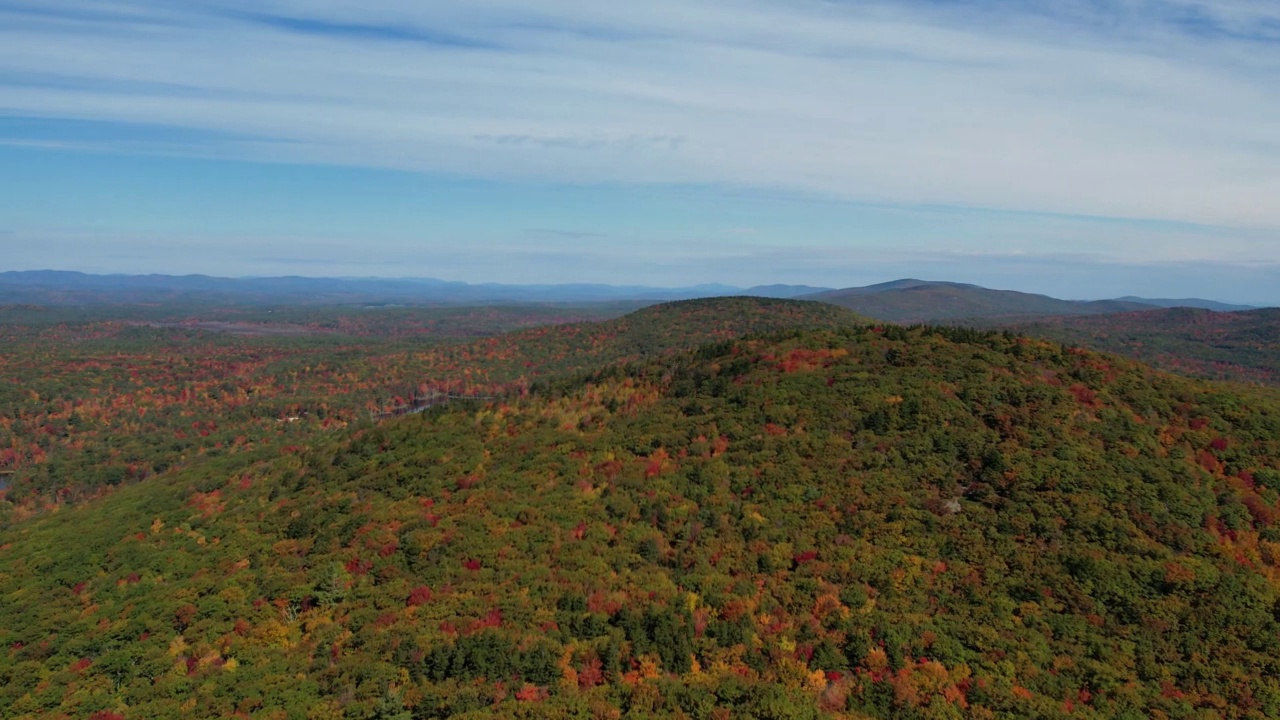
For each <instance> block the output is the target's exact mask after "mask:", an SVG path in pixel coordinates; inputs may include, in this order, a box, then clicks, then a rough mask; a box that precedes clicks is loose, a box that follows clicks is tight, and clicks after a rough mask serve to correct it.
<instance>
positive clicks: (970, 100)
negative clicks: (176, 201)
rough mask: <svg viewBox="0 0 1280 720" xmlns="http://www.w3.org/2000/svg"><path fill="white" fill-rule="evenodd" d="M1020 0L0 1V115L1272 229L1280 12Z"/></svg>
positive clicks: (377, 154)
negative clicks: (1039, 5)
mask: <svg viewBox="0 0 1280 720" xmlns="http://www.w3.org/2000/svg"><path fill="white" fill-rule="evenodd" d="M1028 5H1029V4H1028V3H1024V2H1014V1H1013V0H1003V1H1002V0H975V1H974V2H971V3H963V2H962V3H939V2H930V1H927V0H915V1H902V2H890V1H887V0H869V1H868V2H834V1H832V2H823V1H821V0H776V1H774V2H765V1H763V0H732V1H731V0H647V1H646V2H641V3H601V2H585V1H584V0H539V1H538V2H533V1H532V0H469V1H468V2H465V3H441V2H433V3H422V2H413V1H410V0H383V1H381V2H364V3H355V2H352V1H350V0H307V1H306V2H303V1H302V0H273V1H266V2H264V1H263V0H254V1H253V2H250V1H249V0H211V1H210V2H206V3H189V4H188V3H174V2H160V0H112V1H110V2H105V1H99V0H0V87H2V88H3V92H0V113H6V114H11V115H13V114H16V115H28V116H39V117H53V118H69V119H81V120H92V121H110V122H117V123H121V122H122V123H147V124H151V125H162V126H172V127H177V128H185V129H193V130H200V131H209V132H211V133H217V136H216V137H215V138H213V139H210V140H207V141H201V140H197V139H191V140H190V141H188V142H185V143H177V144H175V143H174V142H171V141H166V142H163V143H158V144H157V145H156V146H155V147H154V148H152V149H153V150H154V151H157V152H167V153H172V152H184V151H185V152H190V153H192V154H197V155H210V154H217V155H223V156H225V155H233V156H237V157H244V158H252V159H265V160H273V161H283V162H315V163H342V164H353V165H367V166H379V167H393V168H403V169H410V170H421V171H429V172H439V173H451V174H460V175H469V176H478V177H486V178H508V179H523V180H535V181H550V182H567V183H582V182H635V183H682V184H684V183H708V184H720V185H723V184H731V185H741V186H748V187H758V188H773V189H779V190H787V191H800V192H812V193H820V194H826V195H830V196H834V197H838V198H844V199H852V200H858V201H867V202H884V203H902V204H946V205H958V206H976V207H987V208H1002V209H1013V210H1025V211H1032V212H1050V213H1065V214H1084V215H1094V216H1114V217H1129V218H1152V219H1160V220H1170V221H1180V222H1190V223H1204V224H1212V225H1220V226H1234V227H1252V228H1261V229H1265V230H1271V231H1280V203H1277V202H1276V198H1280V129H1278V128H1280V126H1278V125H1277V124H1276V122H1275V118H1277V117H1280V90H1277V88H1280V2H1275V0H1214V1H1209V0H1117V1H1116V2H1112V3H1098V2H1094V1H1092V0H1064V2H1058V3H1053V4H1046V5H1045V9H1042V10H1032V9H1028ZM19 80H20V81H19ZM56 140H59V138H49V137H22V138H6V139H5V141H6V142H10V143H12V142H52V141H56ZM96 142H99V143H101V144H104V145H105V146H107V147H111V146H112V141H111V140H110V139H109V138H108V139H99V140H97V141H96ZM184 147H185V150H184V149H183V148H184ZM128 148H129V149H130V150H131V151H145V150H146V148H139V147H138V145H137V143H136V142H132V141H131V142H130V143H129V144H128ZM1272 251H1273V252H1274V253H1275V255H1276V256H1280V249H1277V248H1275V247H1274V245H1272ZM1151 252H1153V253H1155V254H1156V255H1155V256H1156V257H1159V254H1160V252H1161V249H1160V247H1155V248H1152V249H1151Z"/></svg>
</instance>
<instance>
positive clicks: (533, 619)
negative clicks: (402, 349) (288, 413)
mask: <svg viewBox="0 0 1280 720" xmlns="http://www.w3.org/2000/svg"><path fill="white" fill-rule="evenodd" d="M655 312H660V311H655ZM654 321H655V322H658V323H661V316H660V315H659V316H655V318H654ZM531 351H532V352H538V351H539V350H538V349H537V347H536V346H534V347H533V348H531ZM1278 463H1280V396H1278V395H1277V394H1276V393H1275V392H1274V391H1270V390H1259V389H1249V388H1245V387H1242V386H1235V385H1226V384H1215V383H1208V382H1204V381H1197V380H1192V379H1187V378H1182V377H1177V376H1172V375H1167V374H1164V373H1161V372H1158V371H1155V370H1152V369H1150V368H1148V367H1146V366H1142V365H1139V364H1137V363H1134V362H1131V361H1127V360H1122V359H1119V358H1115V357H1112V356H1107V355H1100V354H1096V353H1093V352H1090V351H1085V350H1079V349H1070V348H1064V347H1063V346H1061V345H1057V344H1054V343H1050V342H1046V341H1042V340H1036V339H1030V338H1026V337H1022V336H1018V335H1015V334H1012V333H1000V332H979V331H971V330H964V329H929V328H913V329H910V330H907V329H903V328H899V327H897V326H883V327H872V326H858V327H842V328H835V329H827V330H804V331H794V332H788V333H784V334H772V335H756V336H751V337H747V338H735V339H728V340H724V341H722V342H719V343H715V344H710V345H704V346H702V347H700V348H697V349H694V350H687V351H682V352H676V353H670V354H664V355H661V356H659V357H655V358H651V359H646V360H641V361H638V362H633V363H630V364H627V365H609V366H604V367H600V368H598V369H595V370H591V371H588V373H587V374H584V375H578V376H576V377H574V378H571V379H552V380H546V381H542V382H534V383H532V384H531V385H530V386H529V387H527V388H525V390H524V391H523V392H521V393H516V394H512V395H508V396H506V397H505V398H504V399H503V400H501V401H497V402H492V403H485V404H480V403H474V404H453V405H450V406H446V407H442V408H437V409H434V410H432V411H429V412H426V413H423V414H421V415H414V416H408V417H404V418H400V419H397V420H392V421H388V422H385V423H382V424H378V425H366V426H362V427H352V428H348V429H346V430H342V431H340V432H336V433H334V434H332V435H331V436H329V437H316V438H315V440H314V442H311V443H309V444H308V446H307V447H297V448H293V449H291V451H290V452H288V453H284V454H281V455H279V456H277V457H273V458H261V457H252V456H250V455H248V454H239V455H236V454H228V455H225V456H221V457H215V458H209V459H208V460H207V461H204V462H201V463H193V464H190V465H188V466H187V467H185V468H184V469H181V470H176V471H173V472H170V473H167V474H165V475H163V476H160V477H155V478H152V479H150V480H147V481H146V482H142V483H139V484H134V485H129V486H125V487H122V488H121V489H120V490H118V491H116V492H114V493H112V494H109V495H107V496H106V497H102V498H99V499H97V500H95V501H93V502H91V503H86V504H84V505H81V506H78V507H71V508H66V509H62V510H60V511H58V512H56V513H51V514H45V515H42V516H39V517H36V518H33V519H30V520H27V521H24V522H22V523H18V524H16V525H14V526H12V527H10V528H8V529H6V530H4V531H0V599H2V600H3V602H0V648H4V650H2V651H0V713H3V715H4V716H5V717H46V718H54V717H76V718H79V717H93V718H98V719H99V720H108V719H114V718H128V719H132V718H161V717H179V716H187V717H229V716H241V717H254V718H272V717H279V718H294V717H297V718H309V717H333V718H339V717H351V718H366V717H369V718H384V717H389V718H436V717H459V716H461V717H528V718H542V717H623V716H626V717H695V718H702V717H706V718H713V717H714V718H721V717H757V718H816V717H850V718H860V717H877V718H889V717H894V718H953V717H1046V718H1049V717H1052V718H1056V717H1083V718H1090V717H1095V718H1104V717H1106V718H1110V717H1131V718H1146V717H1177V718H1191V717H1256V718H1264V717H1276V716H1280V681H1277V679H1276V678H1277V676H1278V675H1280V667H1277V665H1280V624H1278V622H1277V618H1278V616H1280V603H1278V602H1277V600H1278V598H1280V594H1278V592H1277V591H1278V589H1280V586H1278V585H1277V582H1280V576H1278V575H1277V564H1278V563H1280V529H1277V527H1276V522H1277V517H1280V515H1278V513H1280V494H1278V491H1280V467H1278Z"/></svg>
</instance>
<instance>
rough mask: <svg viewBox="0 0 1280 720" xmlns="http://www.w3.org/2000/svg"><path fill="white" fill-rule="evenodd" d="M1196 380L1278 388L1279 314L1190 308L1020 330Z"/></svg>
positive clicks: (1075, 319)
mask: <svg viewBox="0 0 1280 720" xmlns="http://www.w3.org/2000/svg"><path fill="white" fill-rule="evenodd" d="M1018 329H1019V330H1020V331H1022V332H1026V333H1028V334H1031V335H1037V336H1040V337H1046V338H1050V339H1053V340H1056V341H1059V342H1064V343H1070V344H1076V345H1083V346H1086V347H1091V348H1094V349H1097V350H1104V351H1107V352H1114V353H1118V354H1121V355H1127V356H1129V357H1132V358H1137V359H1138V360H1141V361H1143V362H1146V363H1150V364H1152V365H1155V366H1156V367H1160V368H1164V369H1166V370H1171V371H1173V372H1178V373H1183V374H1186V375H1192V376H1197V377H1205V378H1213V379H1222V380H1237V381H1243V382H1251V383H1263V384H1267V385H1280V309H1277V308H1266V309H1262V310H1250V311H1247V312H1212V311H1209V310H1198V309H1191V308H1173V309H1168V310H1151V311H1146V312H1138V313H1121V314H1115V315H1099V316H1091V317H1064V318H1047V319H1044V320H1040V321H1037V322H1035V323H1028V324H1024V325H1020V326H1018Z"/></svg>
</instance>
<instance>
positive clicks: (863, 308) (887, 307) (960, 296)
mask: <svg viewBox="0 0 1280 720" xmlns="http://www.w3.org/2000/svg"><path fill="white" fill-rule="evenodd" d="M803 297H804V299H806V300H821V301H823V302H829V303H832V304H835V305H840V306H842V307H847V308H849V309H850V310H853V311H855V312H858V313H861V314H863V315H866V316H867V317H871V318H875V319H877V320H884V321H887V322H897V323H916V322H956V321H969V320H1002V321H1003V320H1013V319H1019V318H1032V317H1049V316H1062V315H1101V314H1105V313H1118V312H1134V311H1139V310H1152V309H1154V308H1162V307H1197V308H1207V309H1214V310H1223V309H1229V310H1239V309H1247V308H1246V307H1245V306H1239V305H1227V304H1225V303H1219V302H1214V301H1212V300H1200V299H1188V300H1148V299H1145V298H1139V297H1125V298H1119V299H1116V300H1060V299H1058V298H1053V297H1049V296H1048V295H1036V294H1034V293H1024V292H1016V291H1013V290H991V289H989V288H984V287H980V286H978V285H967V284H965V283H955V282H935V281H927V280H914V279H904V280H894V281H892V282H887V283H880V284H878V285H868V286H866V287H853V288H845V289H843V290H827V291H823V292H819V293H815V294H812V295H805V296H803Z"/></svg>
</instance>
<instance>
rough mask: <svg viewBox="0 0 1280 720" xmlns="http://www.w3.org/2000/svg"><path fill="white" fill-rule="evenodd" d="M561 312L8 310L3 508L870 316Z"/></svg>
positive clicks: (751, 308)
mask: <svg viewBox="0 0 1280 720" xmlns="http://www.w3.org/2000/svg"><path fill="white" fill-rule="evenodd" d="M102 312H103V313H106V312H107V310H102ZM559 312H560V311H556V310H554V309H547V308H538V307H534V308H524V309H521V308H497V309H494V308H480V309H470V310H457V309H447V308H446V309H436V310H431V309H392V310H373V311H367V312H364V313H352V312H350V311H346V310H343V311H341V312H338V313H335V314H332V315H328V316H326V315H325V314H323V313H321V312H319V311H316V310H314V309H310V308H307V309H293V310H292V311H282V312H280V313H273V314H271V315H266V316H265V317H268V318H270V317H277V316H281V317H280V318H279V319H281V320H284V319H289V320H292V322H289V323H287V324H280V323H278V322H274V321H273V322H271V323H267V322H262V319H263V317H264V316H262V315H258V316H256V317H254V318H253V319H254V320H256V321H255V322H247V321H246V319H245V318H243V317H239V316H238V315H237V314H232V315H230V316H228V317H230V318H231V320H232V321H233V322H222V326H226V325H232V326H233V327H234V328H236V329H237V330H239V331H241V332H245V333H247V334H245V335H231V334H228V333H226V332H211V331H208V330H203V329H201V328H202V327H203V326H204V325H202V324H201V323H200V322H199V321H198V320H197V321H192V322H189V323H188V322H181V323H172V322H167V321H166V322H164V323H158V324H157V323H154V322H153V321H151V320H149V321H148V322H147V324H142V325H140V324H139V323H138V322H137V321H136V320H134V319H131V318H130V317H129V316H125V317H114V316H105V317H101V318H98V319H94V320H91V321H83V320H82V321H75V320H70V321H69V320H68V318H67V316H66V313H64V312H48V311H42V310H31V311H28V312H24V313H19V314H16V315H14V316H11V317H10V318H9V319H10V320H11V322H10V323H8V324H0V341H3V344H4V356H3V357H2V358H0V367H3V368H4V371H5V373H6V378H7V379H8V380H9V381H10V382H8V383H7V384H0V473H12V475H11V476H3V477H4V479H11V480H12V482H11V486H10V488H9V489H8V492H7V493H5V494H3V495H0V523H3V522H4V521H5V520H7V518H8V516H9V515H10V514H11V513H12V514H17V515H23V514H27V513H30V512H35V511H37V510H38V509H39V508H44V507H48V506H49V505H51V504H61V503H64V502H71V501H77V500H79V499H81V498H83V497H89V496H92V495H93V494H95V493H96V492H98V491H100V490H102V489H103V488H105V487H110V486H114V485H118V484H121V483H127V482H136V481H141V480H145V479H147V478H150V477H153V476H154V475H155V474H157V473H161V472H165V471H166V470H168V469H169V468H173V467H175V466H181V465H185V464H187V463H190V462H200V461H201V459H202V458H207V457H210V456H218V455H225V454H239V453H246V452H248V453H264V452H265V453H267V454H272V453H275V452H278V450H279V448H281V447H286V446H291V445H306V444H308V443H310V442H313V441H314V440H315V438H317V437H323V436H324V435H327V434H329V433H331V432H335V431H337V430H339V429H341V428H343V427H345V426H347V425H348V424H350V423H352V422H356V421H358V420H361V419H367V418H368V417H369V414H370V413H371V412H381V411H385V410H386V409H387V408H404V407H407V406H408V405H409V403H410V399H411V398H412V397H413V396H414V395H415V394H422V393H425V392H429V391H432V390H448V391H449V392H454V393H457V394H465V395H489V396H492V395H507V394H511V393H519V392H520V391H521V390H522V389H523V388H525V387H527V386H528V385H529V384H530V383H532V382H534V381H536V380H538V379H540V378H546V377H555V376H558V375H562V374H564V373H568V372H574V371H581V370H586V369H591V368H595V367H598V366H600V365H604V364H608V363H613V362H619V361H625V360H638V359H641V358H644V357H647V356H650V355H656V354H661V353H663V352H668V351H672V350H676V349H679V348H691V347H694V346H696V345H698V344H700V343H704V342H709V341H712V340H718V339H726V338H731V337H738V336H740V335H744V334H749V333H757V332H768V331H775V330H781V329H786V328H807V327H811V328H816V327H823V328H835V327H844V326H850V325H855V324H859V323H861V322H863V321H862V319H861V318H859V317H858V316H857V315H855V314H854V313H852V312H851V311H849V310H845V309H843V308H837V307H834V306H831V305H827V304H825V303H818V302H804V301H793V300H770V299H764V298H745V297H739V298H713V299H706V300H690V301H684V302H673V303H667V304H664V305H656V306H653V307H649V308H645V309H642V310H640V311H637V312H635V313H633V314H631V315H628V316H625V317H622V318H617V319H614V320H611V321H608V322H580V323H578V324H568V325H566V324H560V325H554V326H552V325H550V323H556V322H562V321H563V320H564V319H565V318H566V317H573V315H572V314H568V315H561V314H559ZM563 312H565V313H569V312H570V311H568V310H565V311H563ZM575 312H581V311H575ZM46 315H50V316H52V317H49V318H48V319H43V318H44V316H46ZM534 322H540V323H544V325H543V326H542V327H536V328H532V329H528V330H525V331H521V332H514V333H509V334H503V335H498V336H495V337H490V338H486V339H483V340H476V341H470V342H463V341H462V340H461V339H460V338H459V337H458V335H460V334H463V333H465V335H464V337H470V336H472V335H474V333H475V332H476V331H477V330H478V329H484V328H491V329H493V330H497V329H501V328H508V327H511V326H517V325H519V324H529V323H534ZM206 324H207V323H206ZM255 333H256V334H255ZM289 418H292V420H289Z"/></svg>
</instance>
